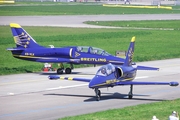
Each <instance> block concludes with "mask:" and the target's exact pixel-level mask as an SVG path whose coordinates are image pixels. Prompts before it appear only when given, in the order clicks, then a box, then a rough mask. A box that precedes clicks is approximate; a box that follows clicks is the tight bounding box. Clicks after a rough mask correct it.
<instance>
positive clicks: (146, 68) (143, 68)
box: [137, 65, 159, 70]
mask: <svg viewBox="0 0 180 120" xmlns="http://www.w3.org/2000/svg"><path fill="white" fill-rule="evenodd" d="M137 70H159V68H156V67H147V66H140V65H138V66H137Z"/></svg>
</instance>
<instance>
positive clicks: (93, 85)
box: [89, 75, 100, 88]
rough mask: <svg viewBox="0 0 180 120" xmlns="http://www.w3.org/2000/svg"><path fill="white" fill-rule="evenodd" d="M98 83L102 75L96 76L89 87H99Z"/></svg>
mask: <svg viewBox="0 0 180 120" xmlns="http://www.w3.org/2000/svg"><path fill="white" fill-rule="evenodd" d="M98 84H100V77H99V76H97V75H96V76H95V77H94V78H93V79H92V80H91V81H90V83H89V88H95V87H98Z"/></svg>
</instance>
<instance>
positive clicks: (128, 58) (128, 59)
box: [123, 36, 135, 66]
mask: <svg viewBox="0 0 180 120" xmlns="http://www.w3.org/2000/svg"><path fill="white" fill-rule="evenodd" d="M134 44H135V36H134V37H132V39H131V43H130V45H129V49H128V51H127V53H126V59H125V62H124V64H123V65H124V66H131V65H132V59H133V55H134Z"/></svg>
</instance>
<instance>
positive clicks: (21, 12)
mask: <svg viewBox="0 0 180 120" xmlns="http://www.w3.org/2000/svg"><path fill="white" fill-rule="evenodd" d="M37 3H38V2H37ZM37 3H36V4H37ZM52 3H53V2H52ZM172 13H173V14H176V13H180V6H173V9H172V10H166V9H158V8H155V9H146V8H110V7H103V6H102V5H92V4H86V5H84V4H80V5H79V4H74V5H73V4H71V5H65V4H60V3H57V4H54V3H53V4H44V2H42V4H37V5H35V4H34V3H31V4H26V5H24V4H20V5H18V4H16V5H13V6H12V5H6V6H0V16H29V15H100V14H172Z"/></svg>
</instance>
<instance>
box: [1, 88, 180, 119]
mask: <svg viewBox="0 0 180 120" xmlns="http://www.w3.org/2000/svg"><path fill="white" fill-rule="evenodd" d="M179 90H180V88H173V89H168V90H160V91H156V92H152V93H150V94H151V95H156V94H157V93H158V94H160V93H167V92H171V91H179ZM147 93H149V92H147ZM147 93H142V94H147ZM107 100H108V101H109V100H111V101H112V99H107ZM125 100H126V99H125ZM132 100H133V99H132ZM104 102H106V100H105V101H104V100H102V101H98V102H97V101H91V102H77V103H72V104H67V105H60V106H52V107H45V108H40V109H34V110H27V111H20V112H14V113H7V114H1V115H0V118H7V117H13V116H18V115H27V114H33V113H40V112H44V111H54V110H58V109H67V108H72V107H77V106H85V105H92V104H96V103H97V104H100V103H104ZM119 109H122V108H119Z"/></svg>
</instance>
